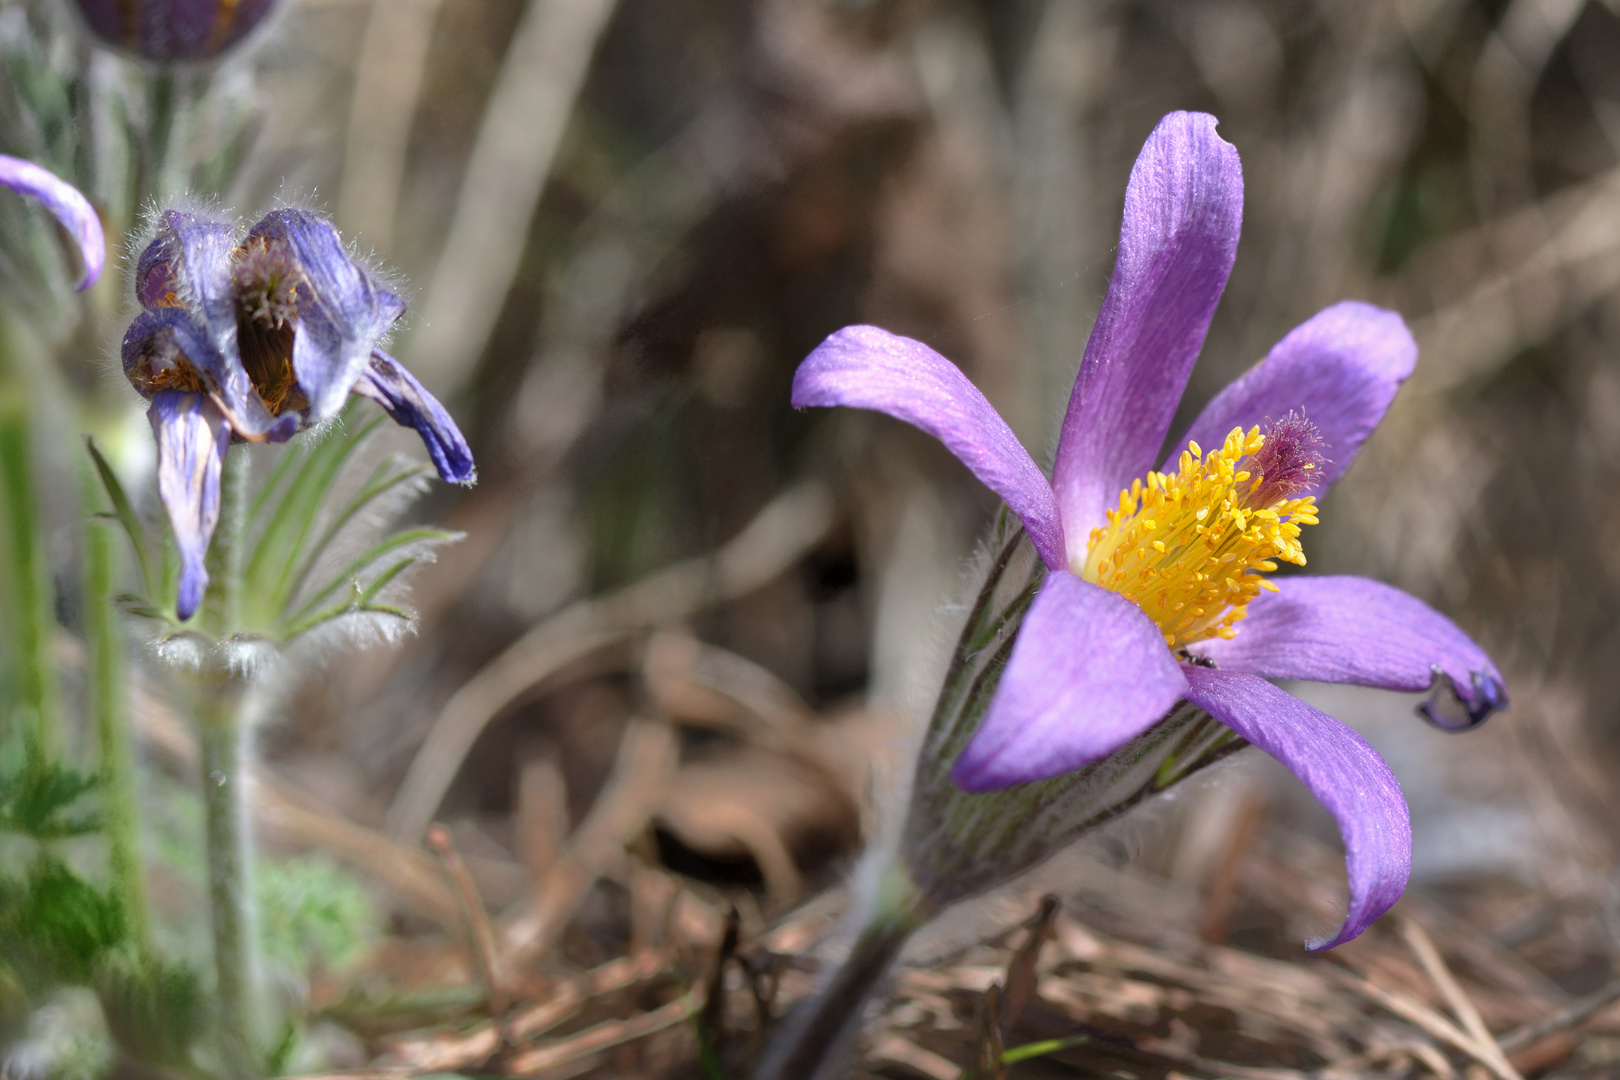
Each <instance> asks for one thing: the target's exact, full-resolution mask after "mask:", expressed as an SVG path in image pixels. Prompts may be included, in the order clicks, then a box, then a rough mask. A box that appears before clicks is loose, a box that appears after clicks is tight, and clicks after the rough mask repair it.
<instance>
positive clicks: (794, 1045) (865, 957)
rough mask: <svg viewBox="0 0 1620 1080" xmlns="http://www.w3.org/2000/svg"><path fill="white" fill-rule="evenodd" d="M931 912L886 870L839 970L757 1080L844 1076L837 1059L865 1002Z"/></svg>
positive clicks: (904, 877) (796, 1018)
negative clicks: (875, 895)
mask: <svg viewBox="0 0 1620 1080" xmlns="http://www.w3.org/2000/svg"><path fill="white" fill-rule="evenodd" d="M934 914H935V911H934V910H933V909H931V908H930V906H929V905H928V902H927V899H926V898H925V897H924V896H923V895H922V894H921V893H920V892H919V891H918V890H917V887H916V885H915V883H913V882H912V880H911V878H910V876H909V875H908V874H907V873H906V872H905V870H904V869H903V868H901V867H898V866H895V867H890V868H889V869H888V870H887V871H885V872H884V875H883V877H882V879H881V880H880V881H879V883H878V893H877V897H876V899H875V901H874V903H873V904H872V907H871V909H870V911H868V913H867V915H866V918H865V920H864V923H863V925H862V927H861V929H860V931H859V932H858V933H857V934H856V936H855V941H854V943H853V944H852V945H851V946H850V950H849V956H848V957H846V958H845V959H844V961H843V963H842V964H841V965H840V966H839V968H838V970H837V971H836V972H834V973H833V976H832V978H831V979H829V980H828V981H827V982H826V984H825V985H824V986H822V988H821V990H820V991H819V992H818V993H817V994H816V996H815V997H814V998H813V999H812V1000H811V1001H810V1002H809V1003H808V1004H806V1005H805V1006H804V1007H803V1008H802V1009H801V1010H800V1011H799V1012H797V1013H795V1014H794V1015H793V1016H792V1017H791V1018H790V1019H789V1020H788V1024H789V1028H788V1030H787V1031H786V1032H785V1033H784V1034H785V1035H786V1038H784V1039H782V1040H780V1041H778V1043H777V1045H776V1046H775V1047H774V1048H773V1051H774V1052H773V1053H772V1054H770V1055H769V1056H767V1057H766V1059H765V1061H764V1063H763V1065H762V1066H761V1068H760V1070H759V1072H758V1073H757V1080H812V1078H816V1077H824V1078H826V1080H831V1078H832V1077H834V1076H840V1075H844V1073H843V1071H842V1062H841V1058H842V1057H843V1055H844V1053H845V1052H846V1050H847V1047H848V1045H849V1042H850V1040H851V1039H853V1038H854V1036H855V1034H856V1032H857V1030H858V1028H859V1021H860V1018H861V1013H862V1012H863V1011H864V1010H865V1007H866V1002H867V1000H868V999H869V998H870V997H871V996H872V993H873V991H875V990H876V989H877V987H878V986H879V984H881V982H882V981H883V978H884V976H885V975H887V974H888V972H889V969H890V968H891V967H892V966H893V965H894V962H895V960H896V959H897V958H898V957H899V955H900V951H901V949H903V948H904V947H905V944H906V942H907V941H909V940H910V938H911V935H912V934H914V933H915V932H916V931H917V930H918V929H919V928H920V927H922V926H923V925H925V924H926V923H927V922H928V920H929V919H931V918H932V917H933V916H934Z"/></svg>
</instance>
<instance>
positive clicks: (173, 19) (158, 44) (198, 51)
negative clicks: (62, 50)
mask: <svg viewBox="0 0 1620 1080" xmlns="http://www.w3.org/2000/svg"><path fill="white" fill-rule="evenodd" d="M77 2H78V7H79V12H80V14H82V15H83V16H84V21H85V23H86V24H87V25H88V26H89V27H90V30H91V32H92V33H94V34H95V35H96V36H97V37H98V38H100V39H101V40H102V41H104V42H106V43H107V44H109V45H112V46H115V47H116V48H120V49H123V50H125V51H127V52H131V53H134V54H135V55H136V56H140V57H144V58H145V59H147V60H156V61H158V62H160V63H170V62H173V61H186V60H210V59H213V58H214V57H216V56H219V55H220V54H222V53H224V52H227V51H229V50H230V49H231V48H233V47H234V46H236V45H237V44H238V43H240V42H241V41H242V39H243V38H245V37H247V36H248V35H249V34H250V33H252V32H253V30H254V29H255V28H256V27H257V26H258V25H259V24H260V23H261V22H263V21H264V18H265V16H266V15H269V14H270V12H271V11H273V10H274V9H275V8H276V7H277V6H278V4H279V0H77Z"/></svg>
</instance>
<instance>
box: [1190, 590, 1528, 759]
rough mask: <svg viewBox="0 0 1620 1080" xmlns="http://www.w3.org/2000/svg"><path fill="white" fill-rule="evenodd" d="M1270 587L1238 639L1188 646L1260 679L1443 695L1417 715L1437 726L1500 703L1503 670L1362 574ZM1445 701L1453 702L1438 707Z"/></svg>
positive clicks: (1456, 723)
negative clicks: (1446, 707) (1273, 589)
mask: <svg viewBox="0 0 1620 1080" xmlns="http://www.w3.org/2000/svg"><path fill="white" fill-rule="evenodd" d="M1276 585H1277V589H1278V591H1277V592H1275V593H1261V594H1260V595H1259V596H1258V597H1256V598H1255V599H1254V600H1252V601H1251V602H1250V603H1249V607H1248V614H1247V615H1246V616H1245V617H1244V619H1243V621H1242V622H1240V623H1238V624H1237V636H1236V637H1234V638H1232V639H1231V640H1229V641H1220V640H1213V641H1206V642H1201V643H1199V644H1198V645H1196V646H1194V647H1193V651H1194V652H1196V653H1198V654H1199V655H1201V656H1206V657H1208V658H1209V659H1211V660H1213V661H1214V662H1215V663H1216V665H1217V666H1218V667H1221V668H1224V669H1229V670H1233V671H1246V672H1251V673H1253V674H1255V675H1261V676H1264V677H1265V678H1268V679H1309V680H1312V681H1314V682H1331V683H1354V684H1356V685H1359V686H1376V687H1380V688H1382V689H1385V690H1405V691H1417V690H1428V689H1430V688H1431V687H1433V688H1434V689H1435V690H1436V691H1437V692H1438V691H1444V694H1438V693H1437V697H1436V699H1435V700H1433V701H1431V702H1429V703H1428V704H1426V705H1425V706H1423V710H1424V715H1426V716H1427V717H1428V718H1429V719H1430V720H1432V721H1434V722H1435V723H1436V724H1438V725H1440V726H1441V727H1445V728H1451V729H1459V728H1465V727H1472V726H1473V725H1475V724H1478V723H1480V722H1481V721H1483V720H1484V719H1485V718H1486V717H1487V716H1489V715H1490V714H1491V713H1492V712H1494V711H1495V710H1497V709H1502V708H1506V707H1507V688H1506V687H1505V686H1504V685H1503V682H1502V674H1501V672H1499V671H1497V670H1496V665H1495V664H1493V663H1491V658H1490V657H1489V656H1486V655H1485V650H1483V649H1481V648H1480V647H1479V646H1478V645H1475V644H1474V643H1473V641H1471V640H1470V639H1469V637H1468V635H1467V634H1464V633H1463V632H1462V631H1461V630H1459V629H1457V627H1456V624H1454V623H1453V622H1452V621H1451V620H1450V619H1448V618H1446V617H1445V616H1444V615H1442V614H1440V613H1439V612H1438V611H1435V610H1434V609H1433V608H1431V607H1430V606H1429V605H1427V604H1425V603H1424V602H1423V601H1421V600H1419V599H1417V598H1416V597H1413V596H1408V595H1407V594H1406V593H1403V592H1401V590H1399V589H1396V588H1393V587H1391V586H1389V585H1385V584H1383V583H1381V582H1377V581H1371V580H1369V579H1367V578H1360V577H1287V578H1281V579H1278V580H1277V582H1276ZM1437 681H1438V682H1440V683H1442V685H1441V686H1435V683H1436V682H1437ZM1445 698H1450V699H1451V702H1452V703H1453V704H1454V705H1457V706H1460V708H1457V709H1455V710H1454V711H1444V710H1443V706H1444V703H1445V702H1444V699H1445Z"/></svg>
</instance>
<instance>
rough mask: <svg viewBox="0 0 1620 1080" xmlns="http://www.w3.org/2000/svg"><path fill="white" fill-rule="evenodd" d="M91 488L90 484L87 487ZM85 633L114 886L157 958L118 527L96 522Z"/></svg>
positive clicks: (137, 933) (142, 942) (88, 560)
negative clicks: (120, 604)
mask: <svg viewBox="0 0 1620 1080" xmlns="http://www.w3.org/2000/svg"><path fill="white" fill-rule="evenodd" d="M85 486H86V489H87V490H88V488H89V485H88V484H87V485H85ZM84 560H85V594H86V595H85V630H86V633H87V635H88V637H89V639H90V697H91V708H92V709H93V710H94V714H95V721H96V742H97V745H98V747H99V749H100V751H101V777H102V784H103V786H104V790H105V793H106V794H105V800H106V819H107V839H108V842H109V843H110V844H111V847H112V853H111V860H110V861H111V863H112V876H113V887H114V889H115V890H116V891H117V893H118V895H119V897H120V899H121V900H122V902H123V904H124V912H125V914H126V915H127V916H128V919H129V925H130V928H131V932H132V933H133V934H134V938H135V945H136V948H137V949H138V950H139V951H140V954H141V956H142V957H143V958H149V957H150V956H151V955H152V929H151V921H150V919H149V918H148V915H147V906H146V876H145V874H144V873H143V872H142V865H141V841H140V811H139V809H138V806H137V802H136V797H135V755H134V750H133V747H132V746H131V744H130V743H131V740H130V731H129V716H128V713H127V710H126V709H125V708H124V693H125V681H124V674H125V673H124V642H123V638H122V637H121V636H120V634H119V630H118V611H117V608H116V606H115V605H114V603H113V590H114V588H115V587H116V585H115V578H116V568H117V562H116V555H115V553H114V540H113V534H112V527H111V526H109V525H108V524H106V523H105V522H101V521H91V522H90V524H89V527H88V528H87V529H86V530H85V546H84Z"/></svg>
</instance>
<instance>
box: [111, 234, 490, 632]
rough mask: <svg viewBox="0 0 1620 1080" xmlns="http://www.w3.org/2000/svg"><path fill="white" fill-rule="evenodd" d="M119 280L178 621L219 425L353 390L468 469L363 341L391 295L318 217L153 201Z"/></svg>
mask: <svg viewBox="0 0 1620 1080" xmlns="http://www.w3.org/2000/svg"><path fill="white" fill-rule="evenodd" d="M135 295H136V299H138V300H139V301H140V304H141V307H142V309H143V310H142V311H141V313H140V314H139V315H137V316H136V317H135V321H134V322H133V323H132V324H131V325H130V328H129V330H128V331H127V332H126V333H125V334H124V345H123V361H124V374H125V375H127V376H128V377H129V381H130V382H131V383H133V384H134V386H135V389H137V390H139V391H140V392H141V393H142V394H143V395H145V396H146V397H147V398H148V399H149V400H150V401H151V402H152V408H151V410H150V411H149V413H148V416H149V418H150V419H151V421H152V430H153V432H154V434H155V435H156V438H157V444H158V490H159V494H160V495H161V496H162V498H163V505H164V506H165V508H167V510H168V513H169V520H170V522H171V523H172V525H173V526H174V535H175V542H176V544H177V546H178V547H179V549H180V557H181V572H180V596H179V602H178V605H177V611H176V613H177V614H178V615H179V617H180V618H181V620H182V621H183V620H185V619H189V618H190V617H191V616H192V614H193V613H194V612H195V611H196V610H197V606H198V604H200V603H201V602H202V595H203V591H204V589H205V588H206V587H207V585H208V574H207V572H206V570H205V569H204V567H203V560H204V556H205V555H206V554H207V551H208V542H209V540H210V538H211V537H212V536H213V533H214V527H215V526H216V525H217V524H218V522H219V478H220V467H221V463H222V462H223V460H224V456H225V450H226V447H227V446H228V445H229V444H230V441H231V437H232V436H234V437H236V438H238V439H244V440H247V441H250V442H264V441H269V442H279V441H282V440H284V439H287V438H288V437H290V436H291V435H292V434H293V433H294V432H296V431H297V430H298V429H299V428H301V427H304V426H307V425H308V424H311V423H318V422H320V421H322V420H326V419H329V418H330V417H332V416H334V415H335V414H336V413H337V411H338V409H340V408H341V407H342V405H343V403H344V401H345V400H346V399H347V398H348V396H349V394H350V393H351V392H353V393H358V394H363V395H365V396H366V397H369V398H372V399H374V400H375V401H377V402H379V403H380V404H381V405H382V407H383V408H384V409H386V410H387V411H388V414H389V415H390V416H392V417H393V418H394V419H395V420H396V421H397V422H398V423H400V424H402V425H404V426H406V427H411V428H414V429H416V431H417V433H418V434H419V435H421V436H422V441H423V442H424V443H426V444H427V449H428V455H429V456H430V457H431V458H432V459H433V464H434V466H435V467H436V468H437V469H438V472H439V475H440V476H441V477H443V478H444V479H445V480H448V481H450V482H452V483H470V482H471V481H472V479H473V475H474V473H473V460H472V452H471V451H470V450H469V449H468V447H467V441H466V440H465V439H464V438H462V435H461V431H460V430H459V429H458V428H457V427H456V424H455V421H454V420H452V419H451V418H450V414H449V413H447V412H445V410H444V407H443V406H442V405H440V404H439V402H438V401H437V400H435V399H434V397H433V395H431V394H429V393H428V392H427V390H426V389H425V388H424V387H423V386H422V384H421V383H419V382H417V381H416V379H415V378H414V377H413V376H412V375H411V374H410V372H408V371H406V370H405V369H404V368H403V367H401V366H400V365H399V363H398V362H397V361H395V360H394V358H393V357H391V356H389V355H388V354H387V353H385V352H383V351H382V349H380V348H379V347H378V342H379V341H380V340H381V339H382V337H383V335H384V334H386V333H387V332H388V330H389V328H390V327H392V326H393V324H394V322H395V321H396V320H398V319H399V317H400V316H401V315H402V314H404V312H405V304H404V302H403V301H401V300H400V299H399V297H397V296H395V295H394V294H393V293H391V292H389V291H388V290H387V289H385V288H383V287H381V286H380V285H378V284H377V283H376V282H375V281H374V280H373V279H372V276H371V275H370V274H369V273H368V272H367V271H366V270H365V268H364V267H362V266H360V265H359V264H358V263H356V262H355V261H354V259H353V258H352V257H350V255H349V253H348V251H347V249H346V248H344V246H343V242H342V240H341V239H339V237H338V234H337V231H336V230H335V229H333V228H332V226H331V224H330V223H328V222H327V221H325V220H323V219H322V218H320V217H317V216H316V215H314V214H311V213H308V212H306V211H303V210H291V209H288V210H277V211H275V212H274V213H271V214H269V215H268V216H266V217H265V219H264V220H263V221H261V222H259V223H258V224H257V225H254V226H253V227H252V228H251V229H249V230H248V232H247V233H246V235H243V236H239V235H238V233H237V228H236V226H235V225H234V224H232V223H231V222H228V221H219V220H215V219H212V218H208V217H206V216H204V215H202V214H199V213H193V212H189V211H183V210H168V211H165V212H164V213H163V214H162V216H161V218H160V219H159V227H158V231H157V235H156V236H155V237H154V238H153V240H152V242H151V243H150V244H148V245H147V247H146V250H145V251H143V252H142V253H141V257H140V259H139V260H138V261H137V262H136V265H135Z"/></svg>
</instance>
